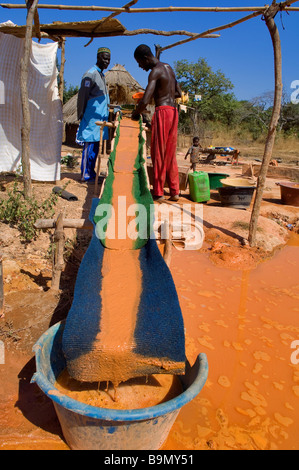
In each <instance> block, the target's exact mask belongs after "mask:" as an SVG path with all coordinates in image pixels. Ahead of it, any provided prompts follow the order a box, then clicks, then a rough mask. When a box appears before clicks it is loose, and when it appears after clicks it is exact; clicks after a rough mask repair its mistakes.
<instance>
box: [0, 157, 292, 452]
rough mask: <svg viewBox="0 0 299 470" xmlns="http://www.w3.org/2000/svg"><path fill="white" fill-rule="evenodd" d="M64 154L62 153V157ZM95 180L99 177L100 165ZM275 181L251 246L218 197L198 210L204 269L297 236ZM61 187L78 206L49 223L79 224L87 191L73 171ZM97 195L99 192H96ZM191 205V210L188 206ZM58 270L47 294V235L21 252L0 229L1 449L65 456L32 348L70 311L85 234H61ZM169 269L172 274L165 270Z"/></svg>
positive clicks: (63, 206)
mask: <svg viewBox="0 0 299 470" xmlns="http://www.w3.org/2000/svg"><path fill="white" fill-rule="evenodd" d="M68 151H70V149H68V148H64V152H65V153H67V152H68ZM183 157H184V153H183V152H181V153H179V154H178V161H179V165H184V166H188V163H187V162H186V161H184V158H183ZM101 170H102V172H105V171H106V165H105V161H103V162H102V167H101ZM201 170H202V171H215V172H223V171H224V172H226V173H230V174H231V175H232V176H239V175H241V173H242V160H241V162H240V164H239V165H238V166H236V167H233V166H231V165H226V166H225V168H224V167H211V166H209V167H203V168H201ZM276 182H277V180H274V179H267V184H266V190H265V192H264V197H263V203H262V210H261V217H260V220H259V229H258V234H257V246H256V247H255V248H250V247H249V246H248V243H247V236H248V224H249V221H250V214H251V208H249V209H247V210H240V209H232V208H227V207H222V206H221V204H220V201H219V195H218V192H217V191H211V199H210V201H209V202H208V203H207V204H204V208H203V220H204V222H203V228H204V232H205V240H204V243H203V246H202V248H201V250H200V252H201V253H206V254H207V255H208V256H209V259H210V262H212V263H213V264H214V265H216V266H217V267H220V268H222V267H223V268H230V269H236V270H242V269H248V268H250V267H254V266H256V265H257V264H258V263H260V262H261V261H264V260H267V259H270V258H271V257H272V256H273V253H275V252H276V251H277V250H280V249H281V248H282V247H283V246H284V245H285V244H286V242H287V240H288V238H289V236H290V229H291V230H292V231H293V232H297V233H299V210H298V208H296V207H292V206H283V205H282V204H281V201H280V188H279V187H278V186H277V185H276ZM66 183H68V185H67V188H66V189H67V191H69V192H71V193H73V194H75V195H76V196H77V198H78V200H77V201H66V200H65V199H62V198H59V199H58V202H57V205H56V208H55V211H56V215H57V214H58V213H59V212H61V211H62V212H63V215H64V218H69V219H81V218H83V219H86V218H88V215H89V210H90V206H91V201H92V199H93V197H96V196H95V194H94V185H92V184H87V183H81V182H80V174H79V169H78V166H77V167H76V168H75V169H70V168H68V167H66V166H63V167H62V177H61V181H60V182H59V183H58V184H59V186H63V185H65V184H66ZM12 184H13V178H10V177H6V178H2V179H1V190H2V192H1V198H2V197H3V198H5V197H6V194H7V190H8V189H9V188H10V187H12ZM53 186H55V184H50V183H39V182H35V183H34V184H33V187H34V194H35V196H36V198H37V199H39V200H44V199H45V198H47V197H48V196H49V194H50V193H51V191H52V188H53ZM99 189H100V188H99ZM190 202H191V201H190V197H189V194H188V191H186V192H183V193H182V197H181V200H180V203H179V204H183V203H190ZM193 204H194V203H193ZM65 234H66V238H67V245H66V256H65V269H64V271H63V273H62V277H61V282H60V291H59V292H53V291H52V290H51V289H50V287H51V277H52V260H51V255H50V245H51V239H52V231H51V230H49V231H40V233H39V235H38V237H37V239H36V240H34V241H32V242H31V243H30V244H28V245H26V244H24V243H23V242H22V240H21V239H20V233H19V232H18V230H17V229H16V228H13V227H10V226H8V225H6V224H4V223H2V222H0V252H1V253H2V256H3V272H4V276H3V277H4V314H3V317H2V318H1V319H0V340H1V341H2V342H4V346H5V364H2V365H1V364H0V377H1V380H0V449H1V448H2V449H28V448H30V449H36V450H37V449H53V450H54V449H68V447H67V445H66V444H65V442H64V440H63V438H62V435H61V429H60V426H59V422H58V420H57V417H56V414H55V411H54V408H53V406H52V403H51V402H50V401H49V400H48V399H47V398H46V397H45V396H44V395H43V393H42V392H41V391H40V390H39V389H38V387H37V386H36V385H34V384H31V383H30V380H31V377H32V375H33V373H34V371H35V361H34V356H33V353H32V346H33V345H34V343H35V342H36V341H37V339H38V338H39V337H40V336H41V334H42V333H43V332H44V331H46V330H47V329H48V328H49V326H51V325H53V324H55V323H56V322H57V321H60V320H62V319H64V318H65V317H66V316H67V313H68V310H69V308H70V306H71V303H72V296H73V291H74V286H75V280H76V274H77V270H78V268H79V266H80V262H81V260H82V257H83V255H84V253H85V251H86V249H87V246H88V243H89V240H90V237H91V232H90V231H88V230H78V231H76V230H75V229H66V230H65ZM170 269H171V266H170Z"/></svg>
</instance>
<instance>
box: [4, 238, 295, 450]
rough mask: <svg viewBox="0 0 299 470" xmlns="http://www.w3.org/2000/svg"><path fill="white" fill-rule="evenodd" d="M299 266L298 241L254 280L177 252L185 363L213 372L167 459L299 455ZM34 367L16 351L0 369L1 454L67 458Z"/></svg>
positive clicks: (178, 428) (186, 411)
mask: <svg viewBox="0 0 299 470" xmlns="http://www.w3.org/2000/svg"><path fill="white" fill-rule="evenodd" d="M298 262H299V237H298V236H297V238H295V237H294V238H293V239H291V241H290V243H289V245H288V246H286V247H285V248H283V249H282V250H281V251H279V252H277V253H276V255H275V256H274V257H273V258H272V259H270V260H267V261H265V262H263V263H261V264H259V265H258V267H257V268H255V269H252V270H250V271H240V270H232V269H226V268H223V267H217V266H215V265H214V264H213V263H211V261H210V260H209V259H208V256H207V254H205V253H200V252H187V251H184V252H179V251H174V252H173V258H172V263H171V272H172V275H173V279H174V281H175V285H176V289H177V292H178V295H179V300H180V304H181V308H182V312H183V316H184V322H185V327H186V351H187V356H188V359H189V361H190V362H191V363H192V362H193V361H194V360H195V358H196V357H197V355H198V354H199V353H200V352H204V353H206V354H207V357H208V361H209V368H210V370H209V377H208V380H207V383H206V385H205V387H204V388H203V390H202V391H201V393H200V395H199V396H198V397H197V398H196V399H194V400H193V401H192V402H191V403H189V404H188V405H186V406H185V407H184V408H183V409H182V410H181V412H180V414H179V416H178V418H177V420H176V422H175V424H174V426H173V427H172V429H171V431H170V434H169V436H168V439H167V441H166V442H165V444H164V446H163V448H162V450H176V449H178V450H200V449H206V450H213V449H215V450H216V449H218V450H222V449H223V450H228V449H233V450H237V449H244V450H247V449H249V450H254V449H278V450H289V449H298V447H299V446H298V435H299V429H298V428H299V424H298V423H299V408H298V397H299V365H298V364H292V362H291V354H292V353H293V352H294V350H293V349H291V343H292V342H293V341H296V340H299V326H298V315H299V283H298ZM298 357H299V355H298ZM32 362H33V363H34V359H33V358H32V355H30V354H29V353H28V354H27V356H26V355H24V354H21V353H20V352H19V353H18V352H16V351H13V350H12V349H10V350H8V351H7V354H6V365H0V374H2V376H4V375H5V377H6V381H5V383H4V381H2V382H1V384H0V424H1V425H0V449H2V450H3V449H33V450H38V449H50V450H52V449H53V450H55V449H67V448H68V447H67V446H66V444H65V443H64V441H63V437H62V435H61V430H60V426H59V423H58V421H57V417H56V415H55V411H54V409H53V406H52V404H51V402H50V401H49V400H48V399H47V398H46V397H45V396H44V395H43V393H42V392H40V391H39V390H38V389H37V386H35V385H30V383H29V382H30V378H31V376H32V371H33V370H34V364H32ZM26 363H27V365H26V366H25V367H24V368H23V369H22V371H20V368H21V367H23V366H21V364H26ZM8 368H9V369H8ZM10 377H13V380H12V379H10ZM2 397H3V400H2Z"/></svg>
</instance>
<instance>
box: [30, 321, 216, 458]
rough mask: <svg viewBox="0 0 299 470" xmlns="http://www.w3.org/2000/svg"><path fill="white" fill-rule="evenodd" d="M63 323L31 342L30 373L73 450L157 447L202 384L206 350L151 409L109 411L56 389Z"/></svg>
mask: <svg viewBox="0 0 299 470" xmlns="http://www.w3.org/2000/svg"><path fill="white" fill-rule="evenodd" d="M63 329H64V322H61V323H57V324H56V325H54V326H52V327H51V328H49V330H47V331H46V332H45V333H44V334H43V335H42V336H41V338H40V339H39V340H38V341H37V343H36V344H35V345H34V347H33V350H34V352H35V358H36V373H35V374H34V375H33V377H32V380H31V381H32V382H35V383H36V384H37V385H38V386H39V387H40V389H41V390H42V391H43V392H44V393H45V394H46V395H47V396H48V397H49V398H50V399H51V400H52V402H53V404H54V407H55V410H56V413H57V416H58V419H59V422H60V425H61V428H62V432H63V435H64V438H65V440H66V442H67V444H68V446H69V447H70V448H71V449H72V450H158V449H159V448H160V447H161V446H162V444H163V442H164V441H165V440H166V439H167V436H168V434H169V431H170V429H171V427H172V425H173V423H174V421H175V419H176V417H177V415H178V413H179V411H180V409H181V408H182V407H183V406H184V405H186V404H187V403H188V402H190V401H191V400H193V399H194V398H195V397H196V396H197V395H198V394H199V393H200V391H201V389H202V388H203V386H204V384H205V382H206V379H207V376H208V362H207V357H206V355H205V354H199V356H198V358H197V360H196V362H195V364H194V365H193V366H192V367H191V366H190V365H189V363H186V373H185V375H183V376H179V378H180V380H181V382H182V385H183V389H184V391H183V393H181V394H180V395H179V396H177V397H176V398H174V399H172V400H169V401H167V402H165V403H162V404H159V405H156V406H152V407H149V408H142V409H136V410H135V409H132V410H113V409H105V408H97V407H94V406H90V405H85V404H84V403H81V402H79V401H77V400H74V399H72V398H69V397H68V396H66V395H64V394H62V393H61V392H60V391H58V389H56V388H55V382H56V378H57V377H58V376H59V374H60V373H61V372H62V371H63V370H64V369H65V367H66V363H65V359H64V356H63V353H62V348H61V341H62V334H63Z"/></svg>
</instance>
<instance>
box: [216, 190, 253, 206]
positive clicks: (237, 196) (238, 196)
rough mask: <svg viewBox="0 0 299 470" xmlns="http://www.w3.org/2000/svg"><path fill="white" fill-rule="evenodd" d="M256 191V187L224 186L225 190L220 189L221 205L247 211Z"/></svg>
mask: <svg viewBox="0 0 299 470" xmlns="http://www.w3.org/2000/svg"><path fill="white" fill-rule="evenodd" d="M254 191H255V187H254V186H248V187H241V186H240V187H234V186H227V187H225V186H224V187H223V188H218V192H219V196H220V201H221V204H222V205H223V206H228V207H234V208H235V209H246V208H247V207H249V206H250V204H251V201H252V197H253V193H254Z"/></svg>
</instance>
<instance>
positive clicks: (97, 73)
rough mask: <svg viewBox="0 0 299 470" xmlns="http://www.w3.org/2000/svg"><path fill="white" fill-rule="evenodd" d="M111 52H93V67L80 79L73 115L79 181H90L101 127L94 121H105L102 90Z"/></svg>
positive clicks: (106, 96) (104, 90)
mask: <svg viewBox="0 0 299 470" xmlns="http://www.w3.org/2000/svg"><path fill="white" fill-rule="evenodd" d="M110 58H111V52H110V49H108V48H107V47H100V48H99V49H98V51H97V62H96V65H94V66H93V67H91V68H90V69H89V70H88V71H87V72H86V73H85V74H84V75H83V78H82V81H81V86H80V89H79V94H78V103H77V112H78V119H79V120H80V125H79V129H78V133H77V138H76V140H77V142H78V143H83V151H82V161H81V181H94V180H95V177H96V172H95V164H96V160H97V156H98V152H99V145H100V137H101V127H100V126H97V125H96V121H108V117H109V104H110V100H109V93H108V90H107V86H106V81H105V76H104V73H103V70H105V69H106V68H107V67H108V66H109V64H110ZM103 140H108V128H107V127H106V128H104V130H103Z"/></svg>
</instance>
